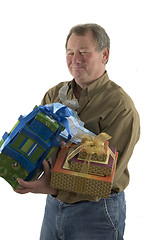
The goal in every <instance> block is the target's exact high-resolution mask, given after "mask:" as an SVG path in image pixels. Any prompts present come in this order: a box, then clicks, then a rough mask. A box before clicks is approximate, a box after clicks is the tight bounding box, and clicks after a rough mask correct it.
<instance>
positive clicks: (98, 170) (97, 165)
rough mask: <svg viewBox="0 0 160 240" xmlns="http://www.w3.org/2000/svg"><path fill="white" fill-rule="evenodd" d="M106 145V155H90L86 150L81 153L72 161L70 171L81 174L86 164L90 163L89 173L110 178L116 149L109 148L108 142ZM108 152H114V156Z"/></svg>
mask: <svg viewBox="0 0 160 240" xmlns="http://www.w3.org/2000/svg"><path fill="white" fill-rule="evenodd" d="M104 145H105V146H104V147H105V153H103V154H97V153H93V154H88V153H87V152H86V151H85V150H82V151H80V153H79V154H78V156H77V157H74V158H72V159H71V160H70V169H72V170H74V171H78V172H80V171H81V169H82V165H83V164H84V162H86V161H87V162H88V161H89V162H90V164H89V167H88V173H90V174H95V175H99V176H110V175H111V174H112V171H113V166H114V155H115V153H116V149H115V148H109V147H108V141H107V142H105V144H104ZM108 151H112V153H113V154H110V153H109V152H108ZM107 152H108V154H107Z"/></svg>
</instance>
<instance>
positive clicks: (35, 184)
mask: <svg viewBox="0 0 160 240" xmlns="http://www.w3.org/2000/svg"><path fill="white" fill-rule="evenodd" d="M43 168H44V173H43V175H42V176H41V177H40V178H39V179H38V180H35V181H30V182H27V181H24V180H23V179H21V178H18V179H17V181H18V183H19V185H20V186H19V188H18V189H17V190H14V191H15V192H17V193H20V194H25V193H29V192H31V193H44V194H51V195H57V193H58V190H57V189H53V188H51V187H50V180H51V169H50V167H49V164H48V162H47V161H46V160H44V161H43Z"/></svg>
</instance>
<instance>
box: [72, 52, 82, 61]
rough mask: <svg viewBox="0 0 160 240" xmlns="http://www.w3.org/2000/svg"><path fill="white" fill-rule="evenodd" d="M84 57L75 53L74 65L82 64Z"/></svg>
mask: <svg viewBox="0 0 160 240" xmlns="http://www.w3.org/2000/svg"><path fill="white" fill-rule="evenodd" d="M82 58H83V57H82V55H81V54H80V53H78V52H77V53H74V55H73V58H72V62H73V63H81V62H82Z"/></svg>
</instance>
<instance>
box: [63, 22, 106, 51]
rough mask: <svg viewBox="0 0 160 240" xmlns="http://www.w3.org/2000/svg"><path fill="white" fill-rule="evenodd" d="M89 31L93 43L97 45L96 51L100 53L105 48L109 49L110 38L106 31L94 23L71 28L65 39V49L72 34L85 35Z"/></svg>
mask: <svg viewBox="0 0 160 240" xmlns="http://www.w3.org/2000/svg"><path fill="white" fill-rule="evenodd" d="M89 31H91V32H92V34H93V37H94V39H95V42H96V43H97V51H102V50H103V49H104V48H105V47H108V48H109V49H110V38H109V37H108V35H107V33H106V31H105V30H104V28H102V27H101V26H100V25H98V24H94V23H87V24H79V25H76V26H74V27H72V28H71V30H70V32H69V34H68V36H67V39H66V44H65V47H66V49H67V43H68V40H69V38H70V36H71V35H72V33H75V34H77V35H85V34H86V33H87V32H89Z"/></svg>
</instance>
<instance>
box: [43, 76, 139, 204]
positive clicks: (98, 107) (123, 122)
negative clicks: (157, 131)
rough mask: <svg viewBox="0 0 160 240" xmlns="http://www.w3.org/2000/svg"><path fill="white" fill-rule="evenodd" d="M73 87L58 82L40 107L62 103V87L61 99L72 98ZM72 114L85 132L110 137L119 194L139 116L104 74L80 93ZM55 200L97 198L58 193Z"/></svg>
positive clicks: (115, 187)
mask: <svg viewBox="0 0 160 240" xmlns="http://www.w3.org/2000/svg"><path fill="white" fill-rule="evenodd" d="M75 84H76V83H75V81H74V80H72V81H70V82H62V83H59V84H58V85H57V86H55V87H53V88H51V89H49V91H48V92H47V93H46V94H45V96H44V98H43V100H42V103H41V104H42V105H44V104H48V103H54V102H61V103H62V104H64V103H65V102H63V101H62V99H61V100H60V97H59V90H60V89H61V88H62V86H64V85H65V86H67V88H66V89H67V90H66V96H65V98H66V99H67V100H72V99H75V96H74V93H73V88H74V85H75ZM76 111H77V112H78V115H79V117H80V119H81V120H82V121H83V122H84V123H85V127H86V128H87V129H89V130H90V131H92V132H94V133H95V134H99V133H101V132H106V133H108V134H109V135H110V136H112V138H111V139H110V140H109V142H110V143H109V145H110V146H111V147H116V148H117V151H118V152H119V155H118V161H117V167H116V172H115V176H114V182H113V186H112V190H113V191H115V192H121V191H123V190H124V189H125V188H126V187H127V185H128V184H129V172H128V168H127V165H128V161H129V159H130V157H131V155H132V152H133V149H134V146H135V144H136V143H137V141H138V139H139V135H140V120H139V115H138V113H137V111H136V109H135V106H134V103H133V101H132V100H131V98H130V97H129V96H128V95H127V94H126V93H125V91H124V90H123V89H122V88H121V87H120V86H118V85H117V84H115V83H114V82H112V81H111V80H109V78H108V75H107V72H105V74H104V75H103V76H102V77H101V78H99V79H97V80H96V81H94V82H93V83H91V84H90V85H89V86H88V87H87V88H85V89H84V90H82V92H81V96H80V99H79V107H78V108H77V109H76ZM57 198H58V199H60V200H61V201H64V202H68V203H74V202H77V201H81V200H93V201H97V200H98V198H94V197H90V196H84V195H81V194H76V193H70V192H66V191H62V190H60V191H59V194H58V196H57Z"/></svg>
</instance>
